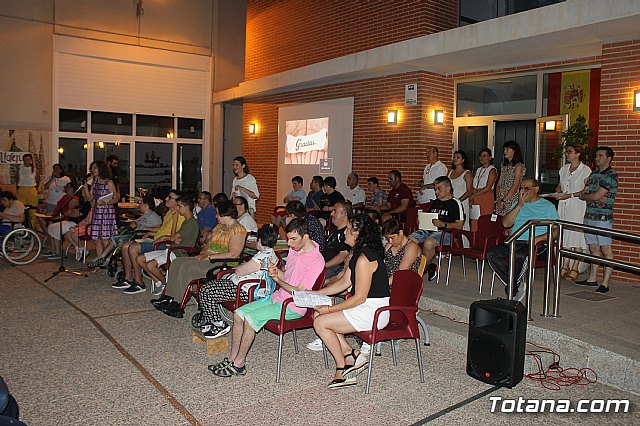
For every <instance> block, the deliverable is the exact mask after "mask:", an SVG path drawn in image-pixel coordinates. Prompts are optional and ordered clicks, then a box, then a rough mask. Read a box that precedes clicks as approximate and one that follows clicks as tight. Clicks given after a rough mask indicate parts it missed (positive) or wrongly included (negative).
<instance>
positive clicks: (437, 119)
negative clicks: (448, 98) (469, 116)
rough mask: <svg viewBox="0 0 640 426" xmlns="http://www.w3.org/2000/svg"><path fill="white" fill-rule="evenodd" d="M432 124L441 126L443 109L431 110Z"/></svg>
mask: <svg viewBox="0 0 640 426" xmlns="http://www.w3.org/2000/svg"><path fill="white" fill-rule="evenodd" d="M433 124H437V125H438V126H441V125H443V124H444V110H441V109H436V110H434V111H433Z"/></svg>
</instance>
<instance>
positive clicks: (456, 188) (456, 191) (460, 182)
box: [447, 170, 470, 231]
mask: <svg viewBox="0 0 640 426" xmlns="http://www.w3.org/2000/svg"><path fill="white" fill-rule="evenodd" d="M451 173H453V170H452V171H450V172H449V174H448V175H447V176H448V177H449V178H450V179H451ZM467 173H469V170H465V171H464V173H462V174H461V175H460V176H458V177H457V178H455V179H451V186H452V188H453V197H454V198H457V199H458V200H460V197H462V196H463V195H464V193H465V192H467V182H465V180H464V177H465V176H466V175H467ZM460 203H461V204H462V209H463V210H464V225H463V226H462V229H464V230H466V231H468V230H469V229H470V228H469V199H468V198H467V199H466V200H464V201H460Z"/></svg>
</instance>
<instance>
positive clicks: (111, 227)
mask: <svg viewBox="0 0 640 426" xmlns="http://www.w3.org/2000/svg"><path fill="white" fill-rule="evenodd" d="M89 170H90V171H91V176H92V177H91V178H90V179H88V180H87V182H85V184H84V196H85V198H86V199H88V200H92V202H91V204H92V205H93V219H92V221H91V238H92V239H93V240H94V241H95V243H96V254H97V257H96V259H95V261H94V263H96V266H100V265H101V264H102V263H104V258H105V256H104V255H103V253H104V250H105V248H106V247H107V246H108V244H109V239H110V238H111V237H113V236H114V235H117V234H118V225H117V223H116V210H115V207H114V204H115V203H117V202H118V199H117V198H116V197H115V194H116V187H115V185H114V183H113V181H112V180H111V170H110V169H109V166H107V163H105V162H104V161H94V162H93V163H91V166H90V167H89ZM109 193H111V194H113V196H112V197H111V199H110V200H106V201H105V200H99V199H100V197H103V196H105V195H107V194H109Z"/></svg>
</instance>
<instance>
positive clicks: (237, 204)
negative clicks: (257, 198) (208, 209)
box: [233, 203, 244, 206]
mask: <svg viewBox="0 0 640 426" xmlns="http://www.w3.org/2000/svg"><path fill="white" fill-rule="evenodd" d="M233 204H235V205H236V206H244V203H233Z"/></svg>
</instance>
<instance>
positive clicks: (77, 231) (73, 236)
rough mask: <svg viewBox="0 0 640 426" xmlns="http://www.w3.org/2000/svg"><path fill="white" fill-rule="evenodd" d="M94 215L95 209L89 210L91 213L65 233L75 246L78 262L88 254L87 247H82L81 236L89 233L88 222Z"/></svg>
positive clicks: (66, 238) (65, 237) (66, 237)
mask: <svg viewBox="0 0 640 426" xmlns="http://www.w3.org/2000/svg"><path fill="white" fill-rule="evenodd" d="M92 217H93V209H91V210H89V213H88V214H87V216H86V217H85V218H84V219H82V220H81V221H80V222H79V223H78V224H77V225H75V226H72V227H71V228H70V229H69V230H68V231H67V232H66V233H65V234H64V239H65V240H67V241H69V243H70V244H72V245H73V247H74V248H75V251H76V260H77V261H78V262H80V261H81V260H82V258H83V256H86V255H87V254H88V253H85V252H84V250H85V249H84V248H83V247H82V243H81V242H80V237H83V236H85V235H87V224H89V223H91V218H92ZM89 235H90V234H89ZM87 251H88V250H87Z"/></svg>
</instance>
